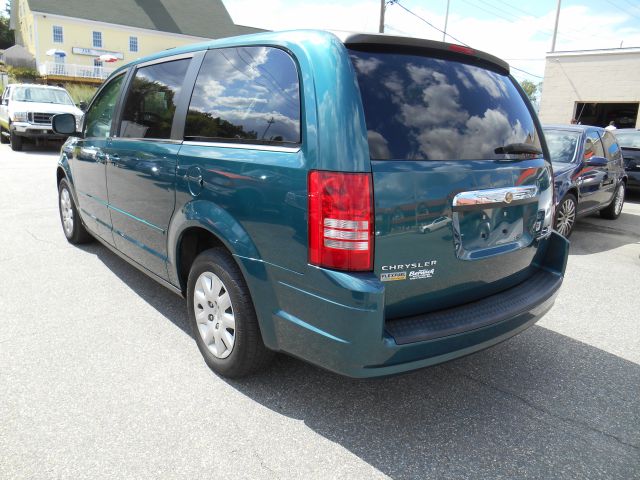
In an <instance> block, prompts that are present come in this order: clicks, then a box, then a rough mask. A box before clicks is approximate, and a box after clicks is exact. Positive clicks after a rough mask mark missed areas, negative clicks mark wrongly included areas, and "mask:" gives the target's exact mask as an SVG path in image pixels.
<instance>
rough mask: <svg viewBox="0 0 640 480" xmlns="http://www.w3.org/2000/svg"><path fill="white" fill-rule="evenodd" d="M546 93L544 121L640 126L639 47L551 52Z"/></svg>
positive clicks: (545, 80)
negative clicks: (639, 106) (639, 107)
mask: <svg viewBox="0 0 640 480" xmlns="http://www.w3.org/2000/svg"><path fill="white" fill-rule="evenodd" d="M542 89H543V90H542V98H541V101H540V112H539V115H540V119H541V121H542V122H543V123H561V124H566V123H570V122H571V120H572V119H575V120H576V121H577V122H579V123H582V124H583V125H598V126H601V127H605V126H607V125H608V124H609V122H610V121H612V120H613V121H614V122H615V124H616V126H617V127H618V128H628V127H636V128H640V117H639V116H638V104H640V48H616V49H608V50H578V51H571V52H553V53H548V54H547V60H546V64H545V70H544V83H543V85H542Z"/></svg>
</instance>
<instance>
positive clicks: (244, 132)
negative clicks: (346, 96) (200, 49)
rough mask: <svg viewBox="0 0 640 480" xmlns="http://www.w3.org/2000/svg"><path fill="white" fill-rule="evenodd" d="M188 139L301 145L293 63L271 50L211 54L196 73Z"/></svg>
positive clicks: (245, 50) (296, 84)
mask: <svg viewBox="0 0 640 480" xmlns="http://www.w3.org/2000/svg"><path fill="white" fill-rule="evenodd" d="M184 136H185V139H186V140H197V141H215V142H219V141H222V142H236V143H257V144H298V143H300V93H299V82H298V72H297V69H296V65H295V63H294V61H293V59H292V58H291V57H290V56H289V54H288V53H286V52H285V51H283V50H280V49H278V48H272V47H239V48H223V49H216V50H210V51H208V52H207V54H206V57H205V59H204V61H203V63H202V67H201V68H200V72H199V73H198V78H197V80H196V84H195V88H194V90H193V94H192V96H191V103H190V105H189V111H188V114H187V120H186V124H185V133H184Z"/></svg>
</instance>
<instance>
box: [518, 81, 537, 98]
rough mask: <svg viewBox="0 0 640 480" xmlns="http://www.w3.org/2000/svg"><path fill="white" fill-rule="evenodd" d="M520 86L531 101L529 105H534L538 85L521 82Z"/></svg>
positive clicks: (530, 82)
mask: <svg viewBox="0 0 640 480" xmlns="http://www.w3.org/2000/svg"><path fill="white" fill-rule="evenodd" d="M520 86H521V87H522V89H523V90H524V93H526V94H527V97H529V100H531V103H535V101H536V94H537V93H538V91H539V87H540V84H539V83H533V82H532V81H531V80H522V81H521V82H520Z"/></svg>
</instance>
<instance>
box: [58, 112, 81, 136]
mask: <svg viewBox="0 0 640 480" xmlns="http://www.w3.org/2000/svg"><path fill="white" fill-rule="evenodd" d="M51 127H52V128H53V131H54V132H55V133H57V134H58V135H69V136H71V135H74V136H78V135H79V134H78V133H77V132H76V117H75V116H74V115H72V114H70V113H60V114H58V115H54V116H53V118H52V119H51Z"/></svg>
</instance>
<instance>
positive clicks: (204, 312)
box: [193, 272, 236, 358]
mask: <svg viewBox="0 0 640 480" xmlns="http://www.w3.org/2000/svg"><path fill="white" fill-rule="evenodd" d="M193 310H194V312H195V315H196V323H197V325H198V332H199V333H200V337H201V338H202V341H203V342H204V344H205V345H206V346H207V348H208V349H209V351H210V352H211V353H212V354H213V355H214V356H215V357H217V358H227V357H228V356H229V355H230V354H231V352H232V351H233V346H234V345H235V340H236V321H235V316H234V311H233V305H232V304H231V297H230V296H229V291H228V290H227V288H226V286H225V285H224V283H222V280H220V278H219V277H218V276H217V275H216V274H215V273H212V272H204V273H202V274H201V275H200V276H199V277H198V280H197V281H196V286H195V291H194V294H193Z"/></svg>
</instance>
